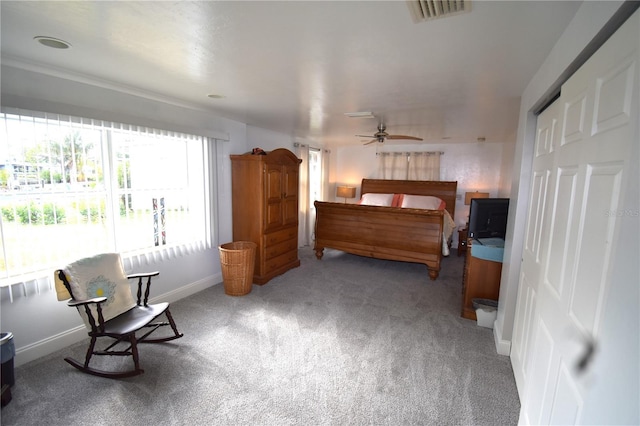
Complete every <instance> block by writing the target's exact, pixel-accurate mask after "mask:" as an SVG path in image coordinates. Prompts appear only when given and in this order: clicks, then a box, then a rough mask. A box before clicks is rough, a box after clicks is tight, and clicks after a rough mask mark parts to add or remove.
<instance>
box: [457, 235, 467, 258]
mask: <svg viewBox="0 0 640 426" xmlns="http://www.w3.org/2000/svg"><path fill="white" fill-rule="evenodd" d="M466 252H467V228H462V229H459V230H458V256H462V254H463V253H466Z"/></svg>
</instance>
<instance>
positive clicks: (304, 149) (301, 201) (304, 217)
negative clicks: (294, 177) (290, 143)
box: [294, 143, 311, 247]
mask: <svg viewBox="0 0 640 426" xmlns="http://www.w3.org/2000/svg"><path fill="white" fill-rule="evenodd" d="M294 148H295V154H296V156H297V157H298V158H300V159H301V160H302V163H301V164H300V177H299V187H300V189H299V193H298V247H303V246H307V245H309V239H310V238H309V235H310V232H311V231H310V227H311V225H310V223H311V216H310V209H309V206H310V199H309V146H308V145H302V144H299V143H296V144H294Z"/></svg>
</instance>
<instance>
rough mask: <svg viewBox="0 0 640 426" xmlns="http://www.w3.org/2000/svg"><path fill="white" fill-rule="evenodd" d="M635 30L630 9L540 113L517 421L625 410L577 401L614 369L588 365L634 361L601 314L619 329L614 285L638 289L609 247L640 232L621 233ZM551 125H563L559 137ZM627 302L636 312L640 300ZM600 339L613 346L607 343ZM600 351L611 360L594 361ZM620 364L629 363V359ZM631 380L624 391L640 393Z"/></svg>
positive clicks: (633, 99) (573, 419) (633, 161)
mask: <svg viewBox="0 0 640 426" xmlns="http://www.w3.org/2000/svg"><path fill="white" fill-rule="evenodd" d="M639 33H640V12H636V13H635V14H634V16H633V17H632V18H630V19H629V20H628V21H627V22H626V23H625V24H624V25H623V26H622V27H621V28H620V29H619V30H618V32H616V34H614V35H613V36H612V37H611V38H610V39H609V40H608V41H607V42H606V43H605V44H604V45H603V47H602V48H601V49H600V50H599V51H598V52H596V53H595V54H594V55H593V56H592V57H591V58H590V59H589V60H588V61H587V62H586V63H585V64H584V65H583V66H582V67H581V68H580V69H579V70H578V71H577V72H576V73H575V74H574V75H573V76H572V77H571V78H570V79H569V80H568V81H567V83H566V84H565V85H563V87H562V92H561V95H560V98H559V99H558V100H557V101H556V102H555V103H554V104H553V105H552V106H551V107H549V108H548V109H547V110H545V111H544V112H543V113H542V114H540V116H539V117H538V132H537V140H536V144H537V145H536V147H535V151H534V152H535V153H536V157H535V158H534V161H533V173H534V176H533V179H532V188H531V196H530V206H529V215H528V220H527V227H526V228H525V229H526V233H527V234H526V241H525V249H524V250H523V257H522V267H521V280H520V288H519V294H518V304H517V311H516V321H515V324H514V339H513V348H512V354H511V360H512V365H513V367H514V374H515V376H516V382H517V385H518V389H519V392H520V396H521V406H522V408H521V413H520V422H521V423H524V424H528V423H533V424H576V423H585V422H586V423H588V422H589V421H590V419H589V418H583V417H584V412H585V411H586V408H589V410H590V411H591V412H592V413H593V412H597V413H598V415H601V416H602V417H603V418H607V417H614V416H615V415H616V414H617V412H618V411H620V410H624V409H625V407H622V406H619V407H618V406H616V404H615V403H613V404H612V403H611V402H609V403H606V404H605V403H602V404H600V405H598V407H597V408H594V407H593V406H591V405H589V406H585V403H584V401H586V400H588V399H591V400H593V398H590V396H591V395H595V394H601V393H602V391H601V389H605V388H610V387H611V386H612V383H609V382H608V381H609V380H612V379H610V378H609V375H603V374H600V375H597V374H595V373H594V371H593V369H592V368H591V366H592V365H593V364H594V362H600V363H603V364H605V365H611V364H614V365H615V360H616V359H618V356H617V355H618V354H619V353H628V352H629V351H631V352H633V353H634V354H635V355H634V356H631V357H628V358H627V359H634V361H633V362H636V363H637V359H638V346H637V343H634V340H633V339H624V338H620V339H611V338H610V336H603V335H601V333H602V332H601V330H603V329H605V328H604V327H602V322H603V318H607V321H608V323H607V327H606V329H607V330H611V329H614V330H615V329H616V328H625V326H626V324H622V323H619V324H617V323H616V321H621V320H620V319H618V318H621V317H624V316H625V315H626V314H627V313H624V315H619V314H620V312H606V311H605V306H607V296H608V294H609V293H610V292H611V291H612V288H613V287H615V290H616V294H620V292H623V293H624V292H625V291H627V292H628V293H629V294H633V290H634V289H635V286H637V285H638V281H637V280H638V277H637V275H636V276H635V277H634V276H630V277H628V279H624V280H620V279H618V280H613V279H612V278H611V277H612V273H613V271H612V263H613V261H614V259H615V260H616V261H617V262H618V263H617V265H618V266H622V267H623V269H624V270H631V269H632V268H633V265H631V264H630V263H631V262H633V263H635V264H636V265H635V266H636V271H637V262H638V259H633V260H629V259H630V257H623V258H622V259H626V260H622V261H621V260H619V259H616V258H615V256H616V252H617V253H618V254H620V253H625V252H626V251H631V252H637V251H638V248H637V245H638V239H637V238H636V239H631V240H629V239H627V240H625V241H626V242H625V243H620V242H619V240H620V238H619V237H620V235H621V233H623V232H624V229H622V226H621V222H622V220H621V217H622V216H621V215H620V214H619V213H620V212H625V211H627V210H625V204H626V202H627V199H626V197H629V195H628V194H632V193H633V192H632V191H631V190H629V188H635V190H636V191H637V190H638V185H639V184H638V182H637V181H636V180H637V179H635V180H634V179H629V177H628V176H629V175H630V174H631V173H630V171H631V170H633V169H634V168H637V167H638V158H636V157H634V156H633V155H632V154H631V153H632V152H634V149H637V148H636V147H635V146H634V144H636V145H637V144H638V143H639V142H638V140H637V136H638V97H639V95H638V58H639V56H638V49H639V44H640V37H638V34H639ZM553 127H556V128H561V129H562V130H561V132H560V135H558V136H557V137H554V135H553V132H552V131H551V130H550V129H552V128H553ZM549 134H551V137H549ZM558 142H559V143H558ZM636 152H637V151H636ZM632 213H633V211H632ZM636 214H637V212H636ZM629 241H631V242H629ZM621 262H627V263H623V264H621ZM610 309H611V307H608V308H607V310H610ZM614 309H615V307H614ZM627 309H628V308H627ZM634 309H635V312H636V314H637V310H638V305H637V303H636V305H635V307H634ZM607 313H609V315H607ZM612 314H615V315H612ZM602 342H615V344H616V346H615V347H605V348H602V347H600V346H599V345H601V344H603V343H602ZM635 342H637V339H636V340H635ZM603 354H605V355H603ZM604 356H606V357H609V358H606V359H605V360H600V359H599V358H598V357H604ZM614 358H615V359H614ZM594 359H595V360H596V361H594ZM616 368H619V369H621V370H630V371H633V366H631V365H619V366H617V367H616ZM601 373H602V372H601ZM635 379H636V382H635V383H632V382H631V383H632V384H631V385H629V384H628V383H627V387H626V388H625V389H620V391H621V392H626V393H632V394H633V393H634V392H635V395H637V394H638V383H637V377H636V378H635ZM618 381H620V380H619V379H618ZM595 404H598V402H597V401H595ZM636 411H637V406H636ZM635 415H636V418H637V413H636V414H635Z"/></svg>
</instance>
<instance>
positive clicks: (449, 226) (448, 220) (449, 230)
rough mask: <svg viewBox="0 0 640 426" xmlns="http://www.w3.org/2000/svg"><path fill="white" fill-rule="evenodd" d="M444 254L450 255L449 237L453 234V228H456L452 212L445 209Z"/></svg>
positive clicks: (443, 218)
mask: <svg viewBox="0 0 640 426" xmlns="http://www.w3.org/2000/svg"><path fill="white" fill-rule="evenodd" d="M442 222H443V225H442V255H443V256H449V254H450V251H449V244H448V241H449V238H451V235H452V234H453V230H454V229H456V223H455V222H454V221H453V218H452V217H451V214H450V213H449V212H448V211H447V210H445V211H444V214H443V215H442Z"/></svg>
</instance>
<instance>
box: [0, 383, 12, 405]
mask: <svg viewBox="0 0 640 426" xmlns="http://www.w3.org/2000/svg"><path fill="white" fill-rule="evenodd" d="M1 401H2V402H1V405H2V406H3V407H4V406H5V405H7V404H8V403H9V402H11V388H10V387H9V385H2V398H1Z"/></svg>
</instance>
